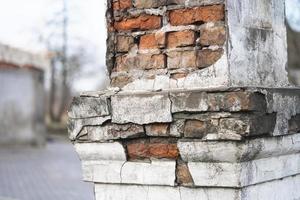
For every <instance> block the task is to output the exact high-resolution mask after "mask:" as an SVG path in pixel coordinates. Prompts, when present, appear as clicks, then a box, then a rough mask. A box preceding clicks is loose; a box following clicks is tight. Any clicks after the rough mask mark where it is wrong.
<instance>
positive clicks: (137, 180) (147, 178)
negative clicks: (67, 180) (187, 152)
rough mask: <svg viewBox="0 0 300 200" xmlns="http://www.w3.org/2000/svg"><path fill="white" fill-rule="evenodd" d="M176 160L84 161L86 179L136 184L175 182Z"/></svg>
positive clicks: (172, 184)
mask: <svg viewBox="0 0 300 200" xmlns="http://www.w3.org/2000/svg"><path fill="white" fill-rule="evenodd" d="M175 165H176V162H175V161H152V162H151V163H142V162H126V161H116V160H114V161H109V160H105V161H101V160H100V161H83V164H82V169H83V177H84V180H85V181H89V182H95V183H117V184H118V183H122V184H135V185H167V186H174V184H175V178H176V176H175Z"/></svg>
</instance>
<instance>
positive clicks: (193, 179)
mask: <svg viewBox="0 0 300 200" xmlns="http://www.w3.org/2000/svg"><path fill="white" fill-rule="evenodd" d="M282 105H285V106H282ZM287 108H288V109H287ZM299 116H300V92H299V89H298V90H293V89H284V90H269V89H242V88H240V89H237V88H236V89H231V90H226V91H221V90H210V91H195V90H193V91H168V92H166V91H164V92H148V93H133V92H130V93H124V92H121V93H120V92H112V91H110V92H106V93H101V92H99V93H97V92H95V93H86V94H82V95H81V96H80V97H77V98H75V99H74V101H73V104H72V107H71V109H70V112H69V117H70V121H69V132H70V139H71V140H72V141H73V142H74V144H75V148H76V150H77V152H78V154H79V156H80V158H81V160H82V166H83V177H84V180H85V181H89V182H94V183H95V188H96V199H97V200H110V199H117V200H123V199H133V200H138V199H149V200H157V199H161V200H167V199H174V200H193V199H198V198H199V196H200V197H202V196H203V198H201V199H204V200H209V199H213V200H219V199H226V200H266V199H268V198H267V197H269V196H271V197H272V198H271V199H278V200H281V199H283V198H277V196H278V195H280V194H279V193H278V192H277V190H276V191H274V189H273V187H280V188H281V187H284V188H285V190H290V187H294V186H296V185H297V184H298V182H299V178H300V177H299V175H298V174H299V173H300V169H299V165H298V164H299V161H300V155H299V150H300V134H299V132H300V123H299V120H300V118H299ZM297 175H298V176H297ZM292 177H293V178H292ZM281 178H283V180H284V181H285V182H282V181H279V180H278V179H281ZM295 181H296V182H297V181H298V182H297V183H295ZM285 184H287V185H289V186H285ZM287 187H289V188H287ZM256 191H262V192H263V193H261V194H260V195H261V196H258V197H257V196H255V195H254V194H256ZM279 191H280V190H279ZM137 194H138V195H137ZM208 194H209V196H208V197H207V196H206V195H208ZM220 194H222V195H221V196H220ZM252 195H254V197H253V196H252ZM272 195H273V196H272ZM273 197H274V198H273ZM275 197H276V198H275ZM296 197H297V198H298V197H300V193H299V192H295V193H292V194H289V195H288V196H287V199H289V200H292V199H297V198H296Z"/></svg>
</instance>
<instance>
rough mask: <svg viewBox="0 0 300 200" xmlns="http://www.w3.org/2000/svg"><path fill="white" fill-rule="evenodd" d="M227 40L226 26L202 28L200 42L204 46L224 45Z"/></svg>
mask: <svg viewBox="0 0 300 200" xmlns="http://www.w3.org/2000/svg"><path fill="white" fill-rule="evenodd" d="M225 41H226V30H225V27H224V26H218V27H206V28H204V29H203V30H201V33H200V44H201V45H202V46H209V45H223V44H224V43H225Z"/></svg>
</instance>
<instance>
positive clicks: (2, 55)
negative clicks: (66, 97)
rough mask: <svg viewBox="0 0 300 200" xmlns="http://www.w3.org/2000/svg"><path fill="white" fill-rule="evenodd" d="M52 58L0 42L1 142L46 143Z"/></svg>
mask: <svg viewBox="0 0 300 200" xmlns="http://www.w3.org/2000/svg"><path fill="white" fill-rule="evenodd" d="M49 64H50V62H49V60H48V59H47V58H43V57H42V56H35V55H33V54H30V53H27V52H24V51H20V50H18V49H14V48H11V47H9V46H6V45H2V44H0V85H1V87H0V93H1V98H0V113H1V115H0V127H1V128H0V138H1V139H0V145H15V144H27V145H30V144H33V145H38V146H40V145H43V144H44V143H45V140H46V133H45V124H44V116H45V112H44V108H45V106H44V100H45V92H44V91H45V90H44V70H45V69H47V68H48V67H49Z"/></svg>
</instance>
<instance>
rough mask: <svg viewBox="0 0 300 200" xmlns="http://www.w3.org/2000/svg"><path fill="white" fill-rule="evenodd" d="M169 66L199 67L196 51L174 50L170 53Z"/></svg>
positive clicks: (174, 67)
mask: <svg viewBox="0 0 300 200" xmlns="http://www.w3.org/2000/svg"><path fill="white" fill-rule="evenodd" d="M168 68H169V69H178V68H197V54H196V51H174V52H169V53H168Z"/></svg>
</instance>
